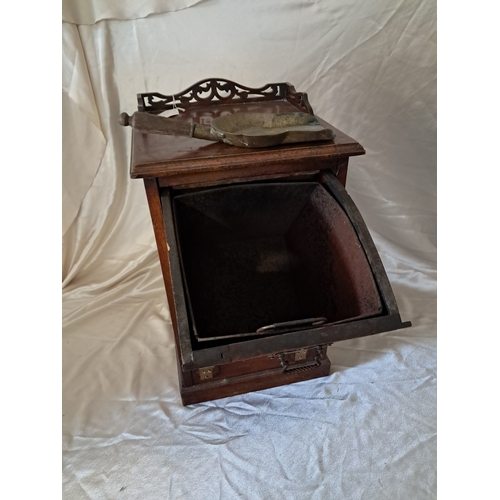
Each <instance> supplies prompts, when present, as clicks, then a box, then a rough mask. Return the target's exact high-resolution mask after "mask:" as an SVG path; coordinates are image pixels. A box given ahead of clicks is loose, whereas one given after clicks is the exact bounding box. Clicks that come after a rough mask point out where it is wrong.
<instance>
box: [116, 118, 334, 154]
mask: <svg viewBox="0 0 500 500" xmlns="http://www.w3.org/2000/svg"><path fill="white" fill-rule="evenodd" d="M120 125H123V126H127V125H130V126H131V127H132V128H134V129H136V130H137V131H139V132H142V133H145V134H162V135H180V136H186V137H196V138H197V139H205V140H207V141H216V142H224V143H225V144H230V145H231V146H239V147H243V148H267V147H270V146H277V145H278V144H291V143H295V142H309V141H329V140H332V139H333V138H334V137H335V136H334V134H333V131H332V130H330V129H328V128H325V127H323V125H321V124H320V123H319V122H318V120H316V118H315V117H314V116H313V115H309V114H307V113H289V114H273V113H233V114H229V115H225V116H220V117H219V118H215V119H214V120H213V121H212V123H211V124H210V125H199V124H197V123H188V122H186V121H181V120H175V119H172V118H164V117H162V116H156V115H152V114H150V113H143V112H139V111H136V112H135V113H134V114H133V115H132V116H129V115H127V113H122V114H121V115H120Z"/></svg>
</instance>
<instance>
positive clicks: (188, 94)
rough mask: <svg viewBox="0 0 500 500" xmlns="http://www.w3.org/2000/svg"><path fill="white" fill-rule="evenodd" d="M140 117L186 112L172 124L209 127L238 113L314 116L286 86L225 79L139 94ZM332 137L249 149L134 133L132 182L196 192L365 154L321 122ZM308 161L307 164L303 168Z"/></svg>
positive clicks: (304, 96)
mask: <svg viewBox="0 0 500 500" xmlns="http://www.w3.org/2000/svg"><path fill="white" fill-rule="evenodd" d="M137 98H138V103H139V106H138V108H139V111H146V112H151V113H155V114H158V113H161V112H162V111H164V110H168V109H173V108H174V107H178V108H180V109H182V111H181V113H180V114H179V115H177V116H174V117H171V118H170V119H171V120H186V121H188V122H190V123H200V124H203V125H209V124H210V122H211V121H212V120H213V119H214V118H216V117H218V116H222V115H226V114H229V113H237V112H268V113H293V112H297V111H302V112H305V113H310V114H313V110H312V108H311V106H310V104H309V102H308V100H307V94H305V93H300V92H296V91H295V89H294V87H293V86H291V85H290V84H288V83H273V84H268V85H265V86H263V87H261V88H259V89H253V88H249V87H244V86H242V85H239V84H237V83H234V82H230V81H228V80H222V79H219V78H217V79H209V80H204V81H201V82H199V83H197V84H195V85H193V86H192V87H190V88H188V89H186V90H185V91H183V92H180V93H179V94H175V95H173V96H166V95H163V94H158V93H148V94H138V96H137ZM316 118H317V119H318V121H319V122H320V123H322V124H323V125H324V126H325V127H327V128H330V129H332V130H333V131H334V134H335V138H334V140H333V141H325V142H313V143H301V144H290V145H283V146H275V147H271V148H265V149H264V148H263V149H245V148H239V147H235V146H229V145H227V144H223V143H211V142H208V141H204V140H201V139H194V138H188V137H173V136H164V135H155V134H142V133H140V132H137V131H136V130H134V131H133V136H132V161H131V169H130V176H131V177H132V178H144V177H159V178H161V185H163V186H182V187H184V186H195V185H203V184H207V183H208V184H219V183H227V182H237V181H238V180H240V179H243V178H245V179H247V178H249V177H250V178H256V179H259V178H266V177H267V178H268V177H278V176H283V175H287V174H288V175H290V174H297V173H303V172H307V171H314V170H319V169H321V168H325V162H326V163H328V162H331V161H332V160H333V159H335V158H338V157H340V156H344V157H345V156H354V155H362V154H364V153H365V150H364V149H363V147H362V146H361V145H360V144H359V143H358V142H357V141H355V140H354V139H352V138H351V137H349V136H347V135H346V134H344V133H343V132H341V131H340V130H338V129H336V128H335V127H333V126H332V125H330V124H329V123H327V122H325V121H324V120H322V119H321V118H319V117H317V116H316ZM304 160H308V161H307V162H304Z"/></svg>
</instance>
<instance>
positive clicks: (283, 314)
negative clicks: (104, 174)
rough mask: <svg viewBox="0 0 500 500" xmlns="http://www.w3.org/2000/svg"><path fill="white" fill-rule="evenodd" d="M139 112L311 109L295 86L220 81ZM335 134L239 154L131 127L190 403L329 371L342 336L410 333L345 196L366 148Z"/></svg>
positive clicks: (191, 117) (135, 171)
mask: <svg viewBox="0 0 500 500" xmlns="http://www.w3.org/2000/svg"><path fill="white" fill-rule="evenodd" d="M137 97H138V104H139V106H138V108H139V111H140V112H146V113H151V114H160V113H162V112H164V111H167V110H172V109H174V108H178V109H180V111H181V112H180V113H179V114H178V115H176V116H171V117H170V118H168V120H180V121H183V122H186V123H189V124H191V125H193V124H199V125H210V123H211V122H212V120H214V119H215V118H218V117H221V116H225V115H229V114H233V113H274V114H289V113H297V112H301V113H308V114H310V115H313V114H314V113H313V110H312V108H311V106H310V104H309V102H308V99H307V95H306V94H305V93H301V92H296V91H295V89H294V87H293V86H291V85H290V84H287V83H274V84H268V85H265V86H264V87H261V88H258V89H255V88H248V87H244V86H243V85H239V84H237V83H234V82H230V81H227V80H222V79H219V78H212V79H209V80H205V81H202V82H199V83H197V84H195V85H193V86H192V87H190V88H188V89H187V90H185V91H183V92H181V93H179V94H174V95H171V96H166V95H162V94H159V93H147V94H139V95H138V96H137ZM315 118H316V120H317V121H318V122H319V123H320V124H321V125H323V127H325V128H327V129H330V130H332V131H333V135H334V139H333V140H323V141H315V142H303V143H296V144H286V145H280V146H273V147H265V148H259V149H250V148H241V147H235V146H231V145H227V144H224V143H222V142H207V141H204V140H201V139H196V138H193V137H179V136H167V135H159V134H148V133H142V132H140V131H137V130H133V136H132V164H131V177H132V178H134V179H135V178H142V179H144V185H145V188H146V195H147V199H148V204H149V209H150V212H151V219H152V222H153V228H154V232H155V237H156V244H157V247H158V254H159V258H160V264H161V269H162V272H163V278H164V282H165V289H166V293H167V298H168V304H169V307H170V313H171V317H172V324H173V328H174V333H175V341H176V351H177V368H178V374H179V387H180V393H181V397H182V402H183V404H184V405H188V404H193V403H198V402H201V401H208V400H212V399H217V398H223V397H227V396H233V395H235V394H242V393H246V392H251V391H256V390H261V389H266V388H269V387H275V386H278V385H284V384H290V383H293V382H299V381H302V380H308V379H311V378H316V377H323V376H326V375H329V373H330V360H329V359H328V357H327V354H326V350H327V347H328V346H329V345H331V344H333V343H334V342H337V341H340V340H346V339H351V338H356V337H362V336H366V335H373V334H376V333H380V332H384V331H390V330H396V329H399V328H403V327H407V326H410V325H411V324H410V323H409V322H405V323H403V322H402V321H401V318H400V315H399V311H398V307H397V304H396V301H395V298H394V294H393V292H392V289H391V286H390V284H389V281H388V279H387V275H386V273H385V270H384V267H383V265H382V262H381V260H380V257H379V255H378V253H377V250H376V248H375V245H374V244H373V241H372V239H371V237H370V234H369V232H368V230H367V228H366V225H365V223H364V222H363V219H362V217H361V215H360V213H359V211H358V209H357V208H356V205H355V204H354V203H353V201H352V199H351V198H350V197H349V195H348V194H347V192H346V190H345V188H344V187H345V182H346V176H347V165H348V160H349V157H350V156H356V155H362V154H364V153H365V151H364V149H363V148H362V147H361V145H360V144H359V143H357V142H356V141H355V140H353V139H351V138H350V137H348V136H347V135H345V134H344V133H342V132H341V131H340V130H337V129H336V128H334V127H332V126H331V125H330V124H328V123H326V122H325V121H324V120H322V119H321V118H319V117H317V116H316V117H315Z"/></svg>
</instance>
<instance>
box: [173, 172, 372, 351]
mask: <svg viewBox="0 0 500 500" xmlns="http://www.w3.org/2000/svg"><path fill="white" fill-rule="evenodd" d="M172 199H173V202H172V204H173V212H174V220H175V228H176V234H177V240H178V242H177V243H178V249H179V255H180V260H181V267H182V272H183V280H184V282H185V290H186V295H187V297H186V299H187V303H188V307H189V315H190V320H191V321H190V322H191V329H192V334H193V335H194V337H195V339H196V343H198V342H199V343H200V345H201V346H204V343H206V342H208V341H213V340H217V339H227V341H229V342H231V339H233V341H237V340H238V339H241V338H245V339H246V338H249V337H250V338H255V337H256V336H264V335H276V334H279V333H283V332H286V331H290V330H297V329H300V328H312V327H314V326H315V325H320V324H330V323H336V322H345V321H349V320H353V319H359V318H367V317H372V316H377V315H379V314H381V313H382V301H381V298H380V295H379V291H378V289H377V286H376V284H375V280H374V277H373V274H372V271H371V268H370V265H369V263H368V260H367V258H366V255H365V253H364V251H363V248H362V246H361V244H360V242H359V239H358V237H357V234H356V232H355V230H354V228H353V226H352V224H351V222H350V221H349V219H348V217H347V216H346V214H345V213H344V211H343V209H342V208H341V207H340V205H339V204H338V203H337V202H336V200H335V199H334V197H333V196H332V195H331V194H330V193H329V192H328V191H327V190H326V189H325V188H324V187H323V186H322V185H321V184H320V183H318V182H261V183H253V184H248V183H247V184H240V185H229V186H222V187H216V188H206V189H202V190H199V189H198V190H193V191H192V192H184V193H182V194H177V195H174V196H173V198H172ZM290 322H295V323H292V324H288V323H290ZM297 322H298V323H297ZM272 325H275V326H272Z"/></svg>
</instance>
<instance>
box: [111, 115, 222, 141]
mask: <svg viewBox="0 0 500 500" xmlns="http://www.w3.org/2000/svg"><path fill="white" fill-rule="evenodd" d="M119 123H120V125H122V126H123V127H126V126H130V127H132V128H133V129H135V130H137V131H138V132H142V133H143V134H160V135H177V136H183V137H197V138H198V139H205V140H208V141H217V138H215V137H213V136H212V134H211V129H210V127H207V126H205V125H198V124H196V123H189V122H186V121H182V120H172V119H170V118H165V117H163V116H156V115H152V114H151V113H144V112H141V111H136V112H135V113H134V114H133V115H132V116H129V115H128V114H127V113H121V115H120V119H119Z"/></svg>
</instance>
